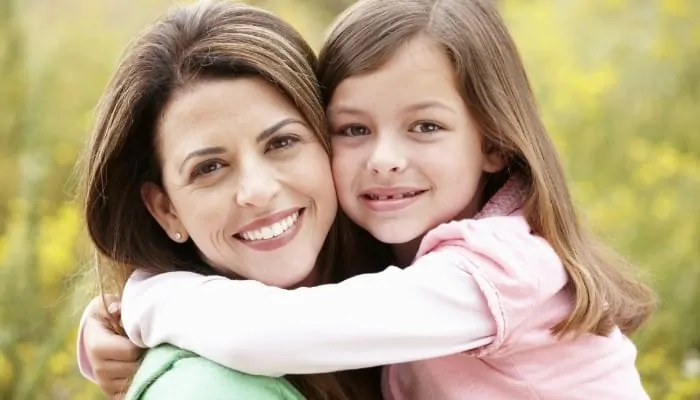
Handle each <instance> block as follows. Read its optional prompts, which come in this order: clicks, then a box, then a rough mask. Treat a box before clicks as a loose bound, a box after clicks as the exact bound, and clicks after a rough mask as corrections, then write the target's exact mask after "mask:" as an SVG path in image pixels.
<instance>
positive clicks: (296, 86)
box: [82, 1, 380, 400]
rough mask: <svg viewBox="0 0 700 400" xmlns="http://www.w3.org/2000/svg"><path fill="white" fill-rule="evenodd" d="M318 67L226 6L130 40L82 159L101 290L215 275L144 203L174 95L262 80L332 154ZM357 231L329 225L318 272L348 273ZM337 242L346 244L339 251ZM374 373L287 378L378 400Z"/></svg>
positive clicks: (189, 13) (237, 7)
mask: <svg viewBox="0 0 700 400" xmlns="http://www.w3.org/2000/svg"><path fill="white" fill-rule="evenodd" d="M315 64H316V57H315V55H314V53H313V51H312V50H311V48H310V47H309V46H308V44H307V43H306V42H305V41H304V40H303V38H302V37H301V36H300V35H299V33H298V32H297V31H296V30H294V29H293V28H292V27H291V26H290V25H289V24H287V23H285V22H284V21H282V20H281V19H279V18H278V17H276V16H274V15H273V14H271V13H268V12H266V11H263V10H261V9H258V8H254V7H251V6H247V5H244V4H238V3H232V2H225V1H224V2H204V3H199V4H197V5H194V6H189V7H180V8H177V9H175V10H173V11H172V12H171V13H169V14H167V15H166V16H164V17H163V18H162V19H160V20H159V21H157V22H156V23H155V24H153V25H152V26H150V27H148V28H147V29H146V30H145V31H144V32H143V33H142V34H141V35H139V37H138V38H136V39H135V40H134V41H133V42H132V43H131V44H130V46H129V47H128V48H127V50H126V51H125V53H124V55H123V56H122V59H121V60H120V62H119V65H118V68H117V70H116V72H115V74H114V76H113V77H112V80H111V82H110V83H109V85H108V87H107V89H106V91H105V93H104V95H103V97H102V99H101V101H100V103H99V105H98V108H97V116H96V123H95V126H94V129H93V131H92V135H91V136H90V140H89V143H88V144H87V148H86V151H85V154H84V156H83V160H82V166H83V167H84V168H83V182H82V184H83V185H82V186H83V190H82V192H83V193H82V194H83V197H84V212H85V219H86V224H87V229H88V232H89V235H90V238H91V239H92V241H93V243H94V245H95V247H96V248H97V250H98V255H99V257H98V259H99V260H98V271H99V276H100V284H101V287H102V289H103V293H105V292H106V291H107V292H110V293H119V294H121V292H122V290H123V288H124V284H125V282H126V280H127V279H128V277H129V276H130V274H131V273H132V272H133V271H134V268H135V267H136V266H138V267H140V268H147V269H149V270H151V271H152V272H155V273H161V272H167V271H174V270H189V271H196V272H201V273H213V271H212V270H211V268H209V267H207V266H206V265H205V264H204V262H203V261H202V259H201V258H200V256H199V255H198V253H197V249H196V248H195V246H194V244H193V243H192V242H191V241H189V242H188V243H185V244H178V243H175V242H173V241H172V240H170V239H169V238H168V237H167V235H166V234H165V232H164V231H163V230H162V229H161V228H160V226H159V225H158V224H157V223H156V221H155V220H154V219H153V218H152V217H151V215H150V214H149V212H148V211H147V209H146V207H145V205H144V204H143V202H142V200H141V195H140V193H141V187H142V185H143V184H144V183H146V182H150V183H154V184H157V185H161V172H160V171H161V168H160V165H159V160H158V157H157V152H156V148H155V143H156V137H155V133H154V132H155V130H154V124H155V121H156V119H157V118H158V116H159V115H160V114H161V113H162V110H163V108H164V106H165V105H166V103H167V102H168V101H169V98H170V97H171V96H172V94H173V93H174V92H175V91H176V90H179V89H181V88H183V87H185V86H187V85H189V84H191V83H193V82H195V81H197V80H201V79H212V78H213V79H236V78H237V77H242V76H250V75H254V76H260V77H262V78H264V79H266V80H267V81H268V82H270V83H271V84H273V85H275V86H276V87H277V88H278V89H279V90H280V92H281V93H283V94H284V95H285V96H287V97H288V98H289V99H290V101H292V102H293V103H294V104H295V105H296V107H297V108H298V109H299V111H300V112H301V113H302V115H303V116H304V118H305V119H306V122H307V123H308V124H309V126H310V127H311V129H312V130H313V131H314V132H315V133H316V134H317V136H318V138H319V139H320V141H321V143H322V144H323V145H324V146H325V148H326V150H327V151H328V153H329V155H330V144H329V138H328V135H327V129H326V120H325V115H324V112H323V107H322V104H321V99H320V92H319V88H318V83H317V80H316V78H315V75H314V67H315ZM354 229H356V228H355V227H354V226H352V225H349V224H347V220H346V219H345V218H338V219H337V220H336V222H335V223H334V225H333V227H332V228H331V232H330V233H329V235H328V239H327V241H326V244H325V246H324V250H323V253H322V254H321V255H320V257H319V263H318V264H319V266H318V268H322V269H323V270H324V271H322V275H323V276H325V277H329V276H331V275H334V276H336V277H341V276H346V275H348V274H350V272H349V270H348V269H347V268H345V267H346V265H349V264H350V263H352V259H351V258H350V257H349V256H347V257H343V256H344V255H346V254H349V255H351V254H353V251H352V250H351V249H349V248H348V247H347V244H348V243H352V240H351V239H353V234H352V233H353V232H354ZM340 240H347V242H346V243H344V245H343V246H342V248H341V246H338V243H339V241H340ZM341 250H342V251H344V253H343V254H341V253H340V252H341ZM331 266H334V267H335V268H330V267H331ZM241 306H243V305H241ZM112 322H113V326H117V325H118V321H112ZM375 372H376V371H374V370H365V371H350V372H344V373H335V374H317V375H304V376H289V377H288V379H289V380H290V381H291V382H292V383H293V384H294V385H295V386H296V387H297V388H298V389H299V390H300V391H301V392H302V394H303V395H304V396H306V398H308V399H319V400H320V399H328V400H331V399H333V400H335V399H340V400H342V399H374V398H380V392H379V389H378V381H377V379H376V377H377V375H376V374H375Z"/></svg>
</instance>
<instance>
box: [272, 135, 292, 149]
mask: <svg viewBox="0 0 700 400" xmlns="http://www.w3.org/2000/svg"><path fill="white" fill-rule="evenodd" d="M297 143H299V138H298V137H296V136H280V137H276V138H274V139H272V140H270V142H269V143H268V144H267V149H266V150H267V151H271V150H281V149H286V148H289V147H292V146H294V145H295V144H297Z"/></svg>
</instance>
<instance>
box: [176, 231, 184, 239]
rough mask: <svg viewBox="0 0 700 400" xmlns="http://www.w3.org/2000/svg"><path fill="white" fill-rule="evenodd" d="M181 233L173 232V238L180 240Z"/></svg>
mask: <svg viewBox="0 0 700 400" xmlns="http://www.w3.org/2000/svg"><path fill="white" fill-rule="evenodd" d="M181 239H182V234H181V233H180V232H177V233H175V240H181Z"/></svg>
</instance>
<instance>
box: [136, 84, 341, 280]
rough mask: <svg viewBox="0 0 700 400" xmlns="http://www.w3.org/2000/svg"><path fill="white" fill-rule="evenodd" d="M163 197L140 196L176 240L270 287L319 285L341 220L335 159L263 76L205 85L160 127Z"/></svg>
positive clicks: (167, 113) (157, 193)
mask: <svg viewBox="0 0 700 400" xmlns="http://www.w3.org/2000/svg"><path fill="white" fill-rule="evenodd" d="M156 133H157V150H158V152H159V155H160V160H161V167H162V177H163V188H164V191H163V189H161V188H159V187H157V186H155V185H152V184H149V185H145V186H144V189H143V191H142V194H143V199H144V201H145V203H146V204H147V206H148V209H149V211H150V212H151V214H152V215H153V216H154V217H155V218H156V220H158V222H159V223H160V225H161V226H162V227H163V229H164V230H165V231H166V233H167V234H168V235H169V236H170V237H171V238H172V239H173V240H175V241H178V242H185V241H186V240H187V239H188V238H190V239H192V240H193V241H194V243H195V244H196V245H197V248H198V249H199V251H200V253H201V255H202V257H203V258H204V259H205V261H206V262H207V263H208V264H209V265H211V266H212V267H213V268H215V269H216V270H218V271H220V272H223V273H229V274H230V273H234V274H236V275H238V276H241V277H243V278H247V279H253V280H257V281H260V282H263V283H265V284H268V285H274V286H279V287H290V286H294V285H297V284H299V283H302V282H303V281H304V280H305V279H306V278H310V279H313V274H311V272H312V271H313V268H314V266H315V263H316V258H317V256H318V254H319V252H320V250H321V247H322V245H323V242H324V240H325V238H326V235H327V234H328V231H329V229H330V227H331V224H332V223H333V220H334V218H335V214H336V208H337V200H336V195H335V190H334V187H333V180H332V175H331V170H330V163H329V158H328V154H327V153H326V151H325V150H324V148H323V146H322V145H321V143H320V142H319V140H318V139H317V137H316V135H315V134H314V132H313V131H311V129H310V128H309V127H308V126H307V124H306V122H305V120H304V118H303V117H302V115H301V114H300V113H299V111H298V110H297V109H296V108H295V107H294V105H293V104H292V103H291V102H290V101H289V100H287V98H286V97H285V96H283V95H282V94H281V93H280V92H279V91H278V90H277V89H276V88H275V87H273V86H272V85H270V84H269V83H267V82H266V81H264V80H262V79H260V78H256V77H245V78H237V79H217V80H213V79H212V80H202V81H198V82H195V83H193V84H191V85H189V86H187V87H185V88H184V89H182V90H179V91H177V92H176V93H174V96H173V98H172V99H171V100H170V102H169V103H168V104H167V105H166V107H165V109H164V110H163V113H162V114H161V116H160V118H159V120H158V121H157V127H156Z"/></svg>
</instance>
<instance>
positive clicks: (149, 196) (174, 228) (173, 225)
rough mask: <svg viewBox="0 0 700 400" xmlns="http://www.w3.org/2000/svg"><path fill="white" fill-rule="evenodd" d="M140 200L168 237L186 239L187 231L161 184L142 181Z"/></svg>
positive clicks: (179, 239)
mask: <svg viewBox="0 0 700 400" xmlns="http://www.w3.org/2000/svg"><path fill="white" fill-rule="evenodd" d="M141 201H143V203H144V204H145V205H146V208H147V209H148V212H150V213H151V215H152V216H153V218H155V219H156V221H158V224H159V225H160V226H161V228H163V230H164V231H165V233H166V234H167V235H168V236H169V237H170V239H172V240H173V241H175V242H178V243H183V242H185V241H187V238H188V235H187V231H186V230H185V228H184V226H183V225H182V222H181V221H180V218H178V216H177V211H176V210H175V208H174V207H173V204H172V203H171V202H170V198H169V197H168V194H167V193H165V190H163V188H162V187H161V186H159V185H156V184H155V183H151V182H147V183H144V184H143V185H142V186H141Z"/></svg>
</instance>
